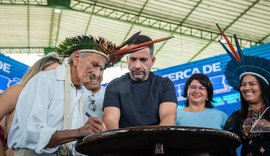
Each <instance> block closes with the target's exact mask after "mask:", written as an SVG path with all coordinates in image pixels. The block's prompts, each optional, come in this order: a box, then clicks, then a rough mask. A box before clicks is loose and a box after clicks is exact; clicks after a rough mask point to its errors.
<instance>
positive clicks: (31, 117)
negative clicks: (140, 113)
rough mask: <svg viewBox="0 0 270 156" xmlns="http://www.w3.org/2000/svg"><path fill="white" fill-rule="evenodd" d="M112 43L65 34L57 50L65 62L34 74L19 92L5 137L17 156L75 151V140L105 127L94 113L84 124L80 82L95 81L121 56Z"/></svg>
mask: <svg viewBox="0 0 270 156" xmlns="http://www.w3.org/2000/svg"><path fill="white" fill-rule="evenodd" d="M112 47H116V46H114V44H111V43H110V42H108V41H105V40H104V39H103V38H98V39H96V38H93V37H92V36H76V37H73V38H67V39H66V40H65V41H63V42H62V43H61V44H60V45H59V47H58V52H59V53H60V54H63V55H65V56H70V58H69V61H68V63H67V64H66V65H61V66H59V67H57V68H56V69H55V70H52V71H46V72H41V73H39V74H37V75H36V76H34V77H33V78H32V79H31V80H30V81H29V82H28V83H27V84H26V86H25V87H24V89H23V90H22V92H21V94H20V96H19V99H18V103H17V107H16V113H15V117H14V121H13V123H12V127H11V130H10V133H9V136H8V146H9V148H12V149H15V150H16V152H15V156H22V155H23V156H33V155H46V156H47V155H75V153H76V152H75V150H74V141H76V140H78V139H79V138H80V137H82V136H85V135H89V134H92V133H95V132H100V131H104V130H106V127H105V125H104V123H103V122H102V121H101V120H100V119H98V118H93V117H91V118H89V119H88V121H87V122H86V123H85V124H83V115H84V114H83V99H82V97H83V96H82V94H83V88H82V85H85V84H90V83H91V81H98V80H99V79H100V78H101V77H102V74H103V70H104V69H105V66H106V65H113V64H114V63H117V62H118V61H119V60H120V58H121V54H123V53H121V54H119V55H114V52H117V50H116V49H114V48H112ZM68 142H71V143H68ZM66 143H68V144H66Z"/></svg>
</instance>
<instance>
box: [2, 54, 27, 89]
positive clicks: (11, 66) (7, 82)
mask: <svg viewBox="0 0 270 156" xmlns="http://www.w3.org/2000/svg"><path fill="white" fill-rule="evenodd" d="M28 69H29V67H28V66H27V65H25V64H23V63H21V62H18V61H16V60H13V59H12V58H10V57H7V56H5V55H4V54H1V53H0V93H2V92H3V91H4V90H6V89H7V88H8V87H9V86H12V85H13V84H16V83H18V82H19V81H20V79H21V78H22V77H23V75H24V74H25V72H26V71H27V70H28Z"/></svg>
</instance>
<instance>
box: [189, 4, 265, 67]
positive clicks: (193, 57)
mask: <svg viewBox="0 0 270 156" xmlns="http://www.w3.org/2000/svg"><path fill="white" fill-rule="evenodd" d="M259 1H260V0H257V1H255V2H253V3H252V5H250V6H249V7H248V8H247V9H246V10H245V11H243V12H242V13H241V14H240V15H239V16H238V17H236V19H234V20H233V21H232V22H231V23H230V24H229V25H228V26H227V27H225V28H224V29H223V30H224V31H226V30H227V29H228V28H229V27H231V26H232V25H233V24H234V23H235V22H236V21H238V20H239V19H240V18H241V17H242V16H244V15H245V14H246V13H247V12H248V11H249V10H250V9H251V8H252V7H253V6H254V5H256V4H257V3H258V2H259ZM227 36H229V35H227ZM229 37H230V40H231V41H232V36H229ZM217 38H218V36H216V37H215V38H214V40H216V39H217ZM238 40H239V44H240V46H241V47H242V43H243V40H242V39H238ZM212 41H213V40H210V41H209V42H208V43H207V44H206V45H205V46H204V47H203V48H202V49H201V50H199V51H198V52H197V53H196V54H195V55H193V56H192V57H191V58H190V59H189V61H188V62H190V61H192V60H193V59H195V58H196V57H197V56H198V55H199V54H200V53H201V52H203V51H204V49H206V48H207V47H208V46H209V45H210V44H211V43H212ZM249 42H250V46H254V45H257V44H260V42H259V41H257V43H255V44H253V43H252V42H251V41H249Z"/></svg>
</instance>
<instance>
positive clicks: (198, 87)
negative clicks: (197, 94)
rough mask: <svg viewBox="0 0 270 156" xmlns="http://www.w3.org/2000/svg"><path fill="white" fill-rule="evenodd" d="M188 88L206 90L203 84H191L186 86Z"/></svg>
mask: <svg viewBox="0 0 270 156" xmlns="http://www.w3.org/2000/svg"><path fill="white" fill-rule="evenodd" d="M188 88H189V89H190V90H192V91H195V90H197V89H199V90H200V91H203V90H206V89H207V88H206V87H205V86H195V85H191V86H188Z"/></svg>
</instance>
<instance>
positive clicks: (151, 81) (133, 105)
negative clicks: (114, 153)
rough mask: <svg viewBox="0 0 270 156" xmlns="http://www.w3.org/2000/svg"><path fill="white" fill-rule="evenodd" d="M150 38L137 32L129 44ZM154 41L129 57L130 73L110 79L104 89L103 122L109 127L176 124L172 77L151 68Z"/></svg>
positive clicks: (175, 101)
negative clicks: (162, 74)
mask: <svg viewBox="0 0 270 156" xmlns="http://www.w3.org/2000/svg"><path fill="white" fill-rule="evenodd" d="M146 41H151V39H150V38H149V37H147V36H144V35H140V36H138V37H137V38H136V39H135V41H134V42H133V43H132V44H139V43H142V42H146ZM153 51H154V49H153V45H151V46H148V47H144V48H141V49H139V50H137V51H135V52H133V53H132V54H130V55H129V57H128V67H129V71H130V72H129V73H127V74H126V75H124V76H122V77H120V78H117V79H115V80H113V81H111V82H110V83H109V84H108V86H107V89H106V92H105V99H104V106H103V107H104V122H105V124H106V126H107V128H108V129H118V128H122V127H131V126H145V125H175V116H176V106H177V104H176V103H177V98H176V94H175V88H174V85H173V83H172V81H171V80H170V79H168V78H162V77H159V76H157V75H155V74H154V73H152V72H151V67H152V66H153V64H154V63H155V57H154V56H153Z"/></svg>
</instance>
